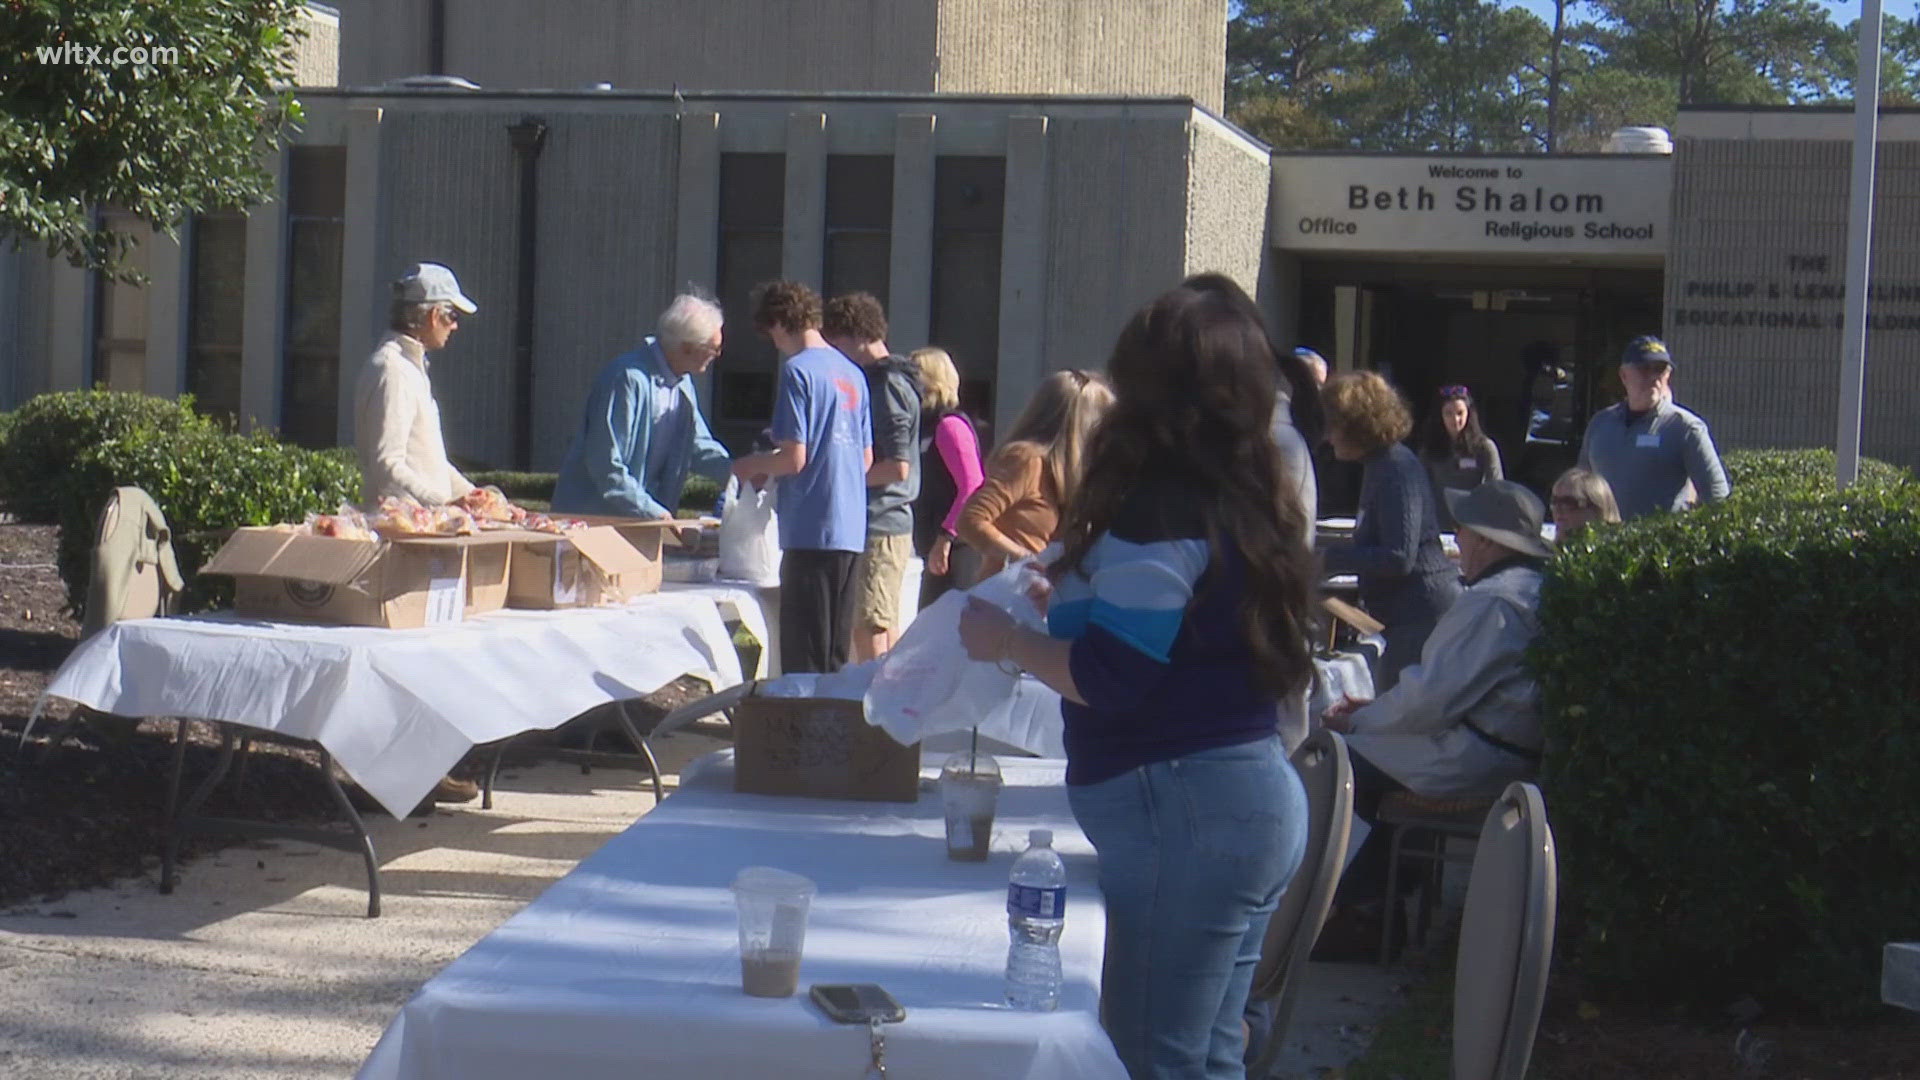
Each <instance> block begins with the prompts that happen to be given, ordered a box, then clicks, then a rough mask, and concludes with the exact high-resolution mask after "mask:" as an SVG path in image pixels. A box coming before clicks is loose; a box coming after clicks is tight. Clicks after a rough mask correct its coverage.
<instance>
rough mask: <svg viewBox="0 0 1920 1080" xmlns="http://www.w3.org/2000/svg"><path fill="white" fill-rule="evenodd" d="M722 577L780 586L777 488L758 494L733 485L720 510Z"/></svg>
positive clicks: (744, 487) (728, 485) (730, 483)
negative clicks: (774, 497) (775, 507)
mask: <svg viewBox="0 0 1920 1080" xmlns="http://www.w3.org/2000/svg"><path fill="white" fill-rule="evenodd" d="M720 576H721V577H722V578H725V579H727V580H729V581H748V582H752V583H753V584H755V585H760V586H765V587H771V586H776V585H778V584H780V521H779V518H777V517H776V516H775V515H774V512H773V485H772V484H768V485H767V486H766V487H764V488H761V489H759V490H757V491H756V490H755V489H754V488H753V487H752V485H743V484H741V483H740V481H738V480H732V481H729V482H728V484H727V493H726V497H725V500H724V501H723V502H722V504H721V509H720Z"/></svg>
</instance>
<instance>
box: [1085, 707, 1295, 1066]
mask: <svg viewBox="0 0 1920 1080" xmlns="http://www.w3.org/2000/svg"><path fill="white" fill-rule="evenodd" d="M1067 794H1068V797H1069V799H1070V800H1071V802H1072V805H1073V816H1074V817H1075V818H1076V819H1078V821H1079V823H1080V828H1081V829H1082V830H1083V831H1084V832H1085V833H1086V834H1087V838H1088V839H1089V840H1091V841H1093V846H1094V849H1095V850H1096V851H1097V852H1099V855H1100V893H1101V896H1102V898H1103V899H1104V900H1105V901H1106V908H1107V962H1106V969H1105V970H1104V971H1103V972H1102V973H1101V978H1100V1005H1101V1014H1102V1022H1103V1023H1104V1024H1105V1026H1106V1029H1107V1034H1108V1035H1109V1036H1110V1037H1111V1038H1112V1039H1113V1046H1114V1049H1115V1050H1116V1051H1118V1052H1119V1055H1120V1061H1121V1063H1122V1064H1124V1065H1125V1066H1126V1067H1127V1074H1128V1075H1129V1076H1130V1077H1132V1080H1150V1078H1153V1080H1158V1078H1162V1077H1167V1078H1171V1077H1182V1078H1200V1077H1205V1078H1207V1080H1227V1078H1230V1077H1231V1078H1240V1077H1244V1076H1245V1075H1246V1070H1245V1067H1244V1066H1243V1064H1242V1063H1241V1055H1242V1052H1243V1050H1244V1040H1243V1039H1242V1037H1241V1034H1240V1014H1241V1012H1242V1010H1243V1009H1244V1008H1245V1007H1246V1002H1247V991H1248V988H1249V987H1250V986H1251V984H1252V982H1253V968H1254V965H1255V964H1256V963H1257V962H1258V961H1259V959H1260V945H1261V941H1262V939H1263V938H1264V937H1265V935H1266V930H1267V919H1268V917H1269V916H1271V915H1272V914H1273V909H1274V907H1275V906H1276V905H1277V903H1278V902H1279V897H1280V890H1281V889H1283V888H1285V887H1286V884H1287V881H1288V880H1289V879H1291V878H1292V877H1293V872H1294V871H1295V870H1297V869H1299V866H1300V859H1301V856H1302V854H1303V853H1304V851H1305V849H1306V830H1307V796H1306V792H1305V791H1304V790H1303V789H1302V788H1301V786H1300V778H1299V776H1297V775H1296V774H1295V773H1294V771H1293V766H1292V765H1291V764H1289V763H1288V762H1287V758H1286V754H1285V752H1284V751H1283V750H1282V749H1281V747H1280V740H1279V739H1278V738H1277V737H1275V738H1269V739H1263V740H1261V741H1259V742H1253V743H1244V744H1242V745H1239V746H1229V747H1224V748H1222V749H1219V750H1205V751H1201V752H1199V753H1196V754H1189V755H1187V756H1186V757H1182V758H1175V759H1174V760H1172V761H1162V762H1157V763H1155V764H1152V765H1146V766H1143V767H1141V768H1138V769H1134V770H1131V771H1129V772H1125V773H1122V774H1121V775H1119V776H1116V777H1114V778H1113V779H1111V780H1104V781H1101V782H1100V783H1097V784H1085V785H1080V786H1076V787H1070V788H1068V789H1067Z"/></svg>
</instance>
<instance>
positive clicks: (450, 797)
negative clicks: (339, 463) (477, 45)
mask: <svg viewBox="0 0 1920 1080" xmlns="http://www.w3.org/2000/svg"><path fill="white" fill-rule="evenodd" d="M479 310H480V307H479V305H477V304H475V303H474V302H473V301H472V300H469V299H468V298H467V294H465V293H463V292H461V291H460V282H459V281H457V280H455V279H454V276H453V271H451V270H449V269H447V268H446V267H444V266H441V265H440V264H439V263H416V264H414V266H413V267H412V268H410V269H409V270H408V271H407V272H406V273H404V274H402V275H400V277H399V279H398V280H396V281H394V283H393V305H392V307H391V309H390V310H389V312H388V317H387V321H388V332H387V334H386V336H385V337H383V338H381V339H380V345H379V347H378V348H376V349H374V351H373V356H372V357H371V358H369V359H368V360H367V362H366V364H365V365H364V366H363V367H362V368H361V369H360V381H359V383H358V386H357V390H356V393H355V396H354V412H353V416H354V432H353V441H354V448H355V449H356V450H357V451H358V452H359V457H360V496H361V499H362V500H363V501H364V502H366V503H367V504H368V505H369V506H371V505H375V504H378V503H379V501H380V500H381V499H382V498H383V497H385V496H388V495H392V496H394V497H396V498H407V499H412V500H413V501H415V502H417V503H420V504H421V505H423V506H439V505H442V504H445V503H450V502H457V501H459V500H461V499H463V498H465V497H466V496H468V495H469V494H470V493H472V491H473V490H474V488H473V482H472V481H470V480H468V479H467V478H466V477H465V476H463V475H461V473H460V470H459V469H456V468H454V467H453V463H452V462H451V461H448V460H447V445H446V440H445V439H444V438H443V437H442V436H441V432H440V408H439V406H438V405H436V404H434V400H433V385H432V383H430V382H429V381H428V380H427V354H428V353H430V352H435V351H438V350H440V349H443V348H445V347H446V344H447V340H448V339H449V338H451V337H452V336H453V332H454V331H455V330H456V329H458V328H459V326H460V317H461V316H462V315H472V314H474V313H475V312H477V311H479ZM479 794H480V786H479V785H478V784H476V783H474V782H473V781H471V780H461V779H456V778H455V777H452V776H448V777H446V778H444V779H442V780H441V781H440V783H439V784H437V785H436V786H435V787H434V789H433V792H432V794H431V795H430V796H429V797H430V798H431V799H432V800H433V801H434V802H467V801H469V800H471V799H474V798H477V797H478V796H479Z"/></svg>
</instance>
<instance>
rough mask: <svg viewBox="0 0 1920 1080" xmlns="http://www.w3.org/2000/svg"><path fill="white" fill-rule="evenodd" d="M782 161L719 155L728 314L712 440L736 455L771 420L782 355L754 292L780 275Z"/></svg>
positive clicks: (723, 301)
mask: <svg viewBox="0 0 1920 1080" xmlns="http://www.w3.org/2000/svg"><path fill="white" fill-rule="evenodd" d="M786 209H787V177H786V155H784V154H721V155H720V271H719V274H720V280H719V281H718V282H717V284H716V288H717V289H718V291H719V293H720V305H721V307H723V308H725V309H726V314H727V329H726V335H725V338H724V344H725V350H724V351H723V352H722V353H721V355H720V358H719V359H718V360H717V361H715V365H716V371H717V372H718V374H717V378H716V383H717V385H716V387H715V393H714V397H715V401H714V403H713V405H712V406H711V408H712V409H713V411H714V415H715V416H717V417H718V418H719V422H718V424H716V427H717V428H718V429H719V430H717V431H715V433H714V434H715V436H716V437H717V438H720V439H721V440H723V441H725V442H727V443H728V444H729V446H730V447H731V448H732V449H733V450H734V451H735V452H736V453H738V452H742V451H744V450H745V449H746V447H747V445H748V443H749V442H750V441H751V440H752V438H753V436H754V435H756V434H758V432H759V431H760V429H761V428H763V427H765V426H766V425H767V422H768V421H770V420H772V419H773V388H774V373H775V372H776V371H778V370H779V367H780V356H779V353H777V352H776V351H775V350H774V347H773V343H772V342H770V341H768V340H767V339H766V338H765V337H763V336H761V335H760V334H758V333H756V332H755V331H754V329H753V308H752V306H751V305H752V299H751V298H752V294H753V287H754V286H755V285H758V284H760V283H761V282H763V281H773V280H775V279H776V278H778V277H779V276H780V267H781V260H780V240H781V237H780V229H781V222H782V221H783V220H784V218H785V217H786Z"/></svg>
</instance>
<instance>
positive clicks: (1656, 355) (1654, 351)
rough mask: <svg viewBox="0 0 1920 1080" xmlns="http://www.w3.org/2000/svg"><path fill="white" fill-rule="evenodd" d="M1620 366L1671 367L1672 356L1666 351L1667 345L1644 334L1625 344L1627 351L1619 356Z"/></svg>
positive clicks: (1650, 335)
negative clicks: (1663, 365)
mask: <svg viewBox="0 0 1920 1080" xmlns="http://www.w3.org/2000/svg"><path fill="white" fill-rule="evenodd" d="M1620 362H1621V363H1622V364H1665V365H1667V366H1668V367H1669V368H1671V367H1673V366H1674V365H1673V354H1672V353H1670V352H1668V351H1667V343H1666V342H1664V341H1661V340H1660V339H1659V338H1657V337H1654V336H1653V335H1652V334H1645V335H1642V336H1640V337H1637V338H1634V339H1633V340H1632V341H1629V342H1627V349H1626V351H1625V352H1623V353H1621V354H1620Z"/></svg>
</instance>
